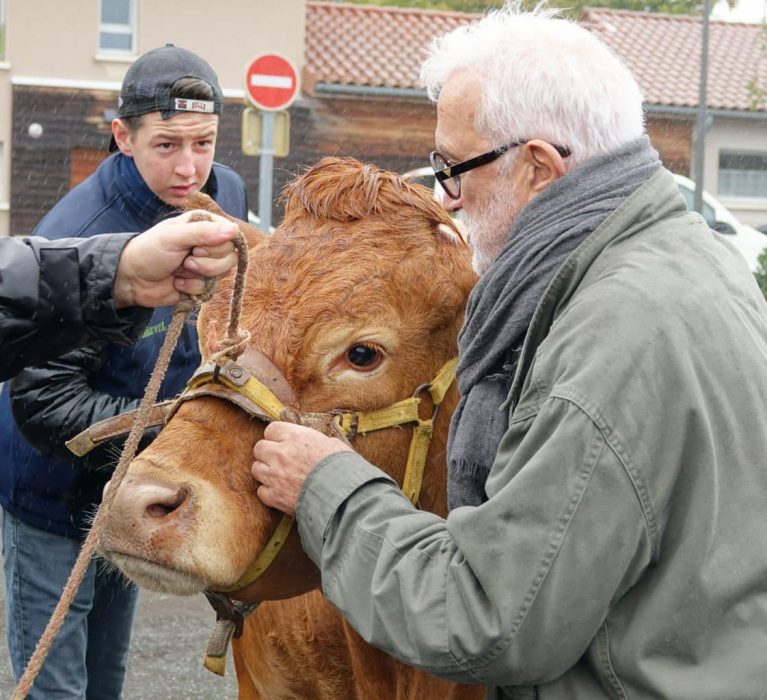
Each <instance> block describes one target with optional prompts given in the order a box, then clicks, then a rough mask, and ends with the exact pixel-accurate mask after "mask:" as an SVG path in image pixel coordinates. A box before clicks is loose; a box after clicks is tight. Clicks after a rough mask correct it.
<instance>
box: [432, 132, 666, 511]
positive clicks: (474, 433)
mask: <svg viewBox="0 0 767 700" xmlns="http://www.w3.org/2000/svg"><path fill="white" fill-rule="evenodd" d="M660 165H661V164H660V161H659V159H658V154H657V152H656V151H655V149H653V147H652V146H651V145H650V141H649V139H648V138H647V137H646V136H643V137H641V138H639V139H637V140H636V141H632V142H631V143H628V144H626V145H625V146H623V147H622V148H620V149H618V150H617V151H614V152H613V153H610V154H609V155H606V156H599V157H596V158H592V159H590V160H588V161H586V162H585V163H583V164H581V165H580V166H578V167H576V168H575V169H574V170H573V171H572V172H570V173H568V174H567V175H566V176H565V177H561V178H559V179H558V180H556V181H555V182H553V183H552V184H551V185H549V187H547V188H546V189H545V190H544V191H543V192H541V193H540V194H539V195H537V196H536V197H535V198H534V199H533V200H532V201H531V202H530V204H528V205H527V206H526V207H525V208H524V209H523V210H522V211H521V212H520V213H519V215H518V216H517V218H516V219H515V221H514V223H513V225H512V227H511V231H510V232H509V238H508V241H507V242H506V245H505V246H504V248H503V250H502V251H501V253H500V255H499V256H498V258H497V259H496V260H495V261H494V262H493V264H492V265H491V267H490V269H489V270H488V271H487V272H486V273H485V274H484V275H483V276H482V277H481V278H480V280H479V282H478V283H477V286H476V287H475V288H474V290H473V291H472V293H471V296H470V297H469V301H468V305H467V308H466V320H465V322H464V325H463V328H462V329H461V333H460V335H459V336H458V356H459V358H460V359H459V362H458V377H457V382H458V389H459V390H460V394H461V398H460V401H459V403H458V406H457V407H456V410H455V413H454V414H453V418H452V422H451V424H450V434H449V437H448V487H447V498H448V506H449V508H450V509H452V508H456V507H458V506H462V505H479V504H480V503H483V502H484V501H486V500H487V495H486V494H485V481H486V480H487V476H488V474H489V473H490V467H491V466H492V464H493V461H494V459H495V454H496V452H497V450H498V445H499V443H500V441H501V438H502V437H503V435H504V433H505V432H506V431H507V429H508V425H509V415H508V408H506V409H505V410H504V409H501V405H502V404H503V403H504V401H505V399H506V396H507V395H508V392H509V390H510V388H511V379H512V377H513V374H514V368H515V366H516V360H517V355H518V353H519V351H520V350H521V348H522V343H523V341H524V338H525V334H526V333H527V328H528V326H529V325H530V322H531V320H532V318H533V314H534V312H535V308H536V306H537V305H538V302H539V301H540V299H541V297H542V296H543V293H544V291H545V289H546V287H547V285H548V284H549V282H550V281H551V280H552V278H553V277H554V275H555V274H556V272H557V270H558V269H559V268H560V267H561V266H562V264H563V263H564V262H565V260H566V259H567V258H568V257H569V255H570V254H571V253H572V252H573V251H574V250H575V249H576V248H577V247H578V245H579V244H580V243H581V242H582V241H583V240H584V239H585V238H586V237H587V236H588V235H589V234H590V233H591V232H592V231H594V230H595V229H596V228H597V227H598V226H599V225H600V224H601V223H602V221H604V220H605V218H607V216H608V214H610V213H611V212H613V211H614V210H615V209H616V208H617V207H618V206H619V205H620V204H621V203H622V202H623V200H625V199H626V198H627V197H628V196H629V195H630V194H631V193H632V192H634V190H636V189H637V188H638V187H639V186H640V185H641V184H643V183H644V182H645V181H646V180H647V179H649V178H650V177H651V176H652V175H653V174H654V173H655V172H656V171H657V169H658V168H659V167H660Z"/></svg>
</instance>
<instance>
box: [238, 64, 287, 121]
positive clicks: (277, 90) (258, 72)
mask: <svg viewBox="0 0 767 700" xmlns="http://www.w3.org/2000/svg"><path fill="white" fill-rule="evenodd" d="M298 87H299V83H298V72H297V71H296V69H295V66H294V65H293V64H292V63H291V62H290V61H289V60H288V59H287V58H285V57H284V56H280V55H279V54H276V53H267V54H262V55H261V56H256V58H254V59H253V60H252V61H251V62H250V63H249V64H248V67H247V70H246V71H245V94H246V95H247V97H248V100H250V102H251V103H252V104H253V105H254V106H255V107H258V108H259V109H264V110H267V111H270V112H276V111H279V110H281V109H287V108H288V107H289V106H290V105H291V104H292V103H293V100H295V99H296V96H297V95H298Z"/></svg>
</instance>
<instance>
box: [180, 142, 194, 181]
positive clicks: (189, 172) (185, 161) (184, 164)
mask: <svg viewBox="0 0 767 700" xmlns="http://www.w3.org/2000/svg"><path fill="white" fill-rule="evenodd" d="M176 172H177V173H178V174H179V175H182V176H183V177H192V176H193V175H194V172H195V169H194V158H193V156H192V152H191V150H189V149H186V148H182V149H181V150H179V152H178V160H177V161H176Z"/></svg>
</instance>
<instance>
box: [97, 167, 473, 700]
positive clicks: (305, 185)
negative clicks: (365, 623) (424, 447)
mask: <svg viewBox="0 0 767 700" xmlns="http://www.w3.org/2000/svg"><path fill="white" fill-rule="evenodd" d="M285 201H286V213H285V218H284V221H283V223H282V225H281V226H280V228H279V229H278V231H276V232H275V233H274V234H273V235H272V236H269V237H267V236H264V235H263V234H260V233H258V232H256V233H251V232H249V233H248V235H249V236H250V240H249V245H250V251H249V258H250V266H249V270H248V277H247V289H246V297H245V305H244V309H243V318H242V321H241V325H242V327H243V328H246V329H247V330H248V331H250V333H251V345H252V346H253V347H254V348H256V349H258V350H260V351H261V352H262V353H263V354H265V355H266V356H267V357H268V358H269V359H271V360H272V362H273V363H274V364H275V365H276V366H277V367H279V368H280V369H281V371H282V372H283V374H284V375H285V377H286V378H287V380H288V381H289V382H290V384H291V386H292V388H293V390H294V391H295V393H296V395H297V396H298V403H299V406H297V408H300V409H302V410H306V411H328V410H331V409H334V408H356V409H362V410H364V409H371V408H376V407H382V406H386V405H389V404H391V403H394V402H395V401H398V400H400V399H403V398H406V397H407V396H409V395H410V394H411V393H412V392H413V390H414V389H415V387H417V386H419V385H420V384H422V383H424V382H427V381H429V380H430V379H431V378H432V377H433V376H434V375H435V373H436V372H437V370H438V369H439V368H440V367H441V366H442V364H443V363H444V362H445V361H446V360H448V359H449V358H450V357H452V356H454V355H455V354H456V351H457V348H456V335H457V332H458V329H459V327H460V324H461V322H462V318H463V310H464V306H465V302H466V298H467V296H468V293H469V291H470V289H471V287H472V285H473V283H474V281H475V277H474V274H473V272H472V271H471V267H470V255H469V252H468V249H467V247H466V245H465V243H464V242H463V241H462V240H461V239H460V237H459V236H458V235H457V232H456V230H455V227H454V226H453V225H452V222H451V221H450V219H449V217H447V215H446V213H445V212H444V210H442V208H441V207H440V206H439V205H438V204H437V203H436V202H435V201H434V200H433V199H432V197H431V196H430V193H429V192H428V191H427V190H426V189H425V188H420V187H418V186H413V185H409V184H407V183H404V182H403V181H401V180H400V179H399V178H398V177H397V176H396V175H393V174H392V173H387V172H384V171H381V170H378V169H377V168H375V167H374V166H371V165H363V164H361V163H358V162H356V161H352V160H343V159H337V158H329V159H325V160H323V161H321V162H320V163H319V164H317V165H316V166H315V167H314V168H312V169H310V170H309V171H308V172H306V173H305V174H304V175H303V176H302V177H300V178H299V179H297V180H296V181H295V182H293V183H292V184H291V185H290V186H289V187H288V188H287V190H286V193H285ZM191 204H192V206H196V207H200V206H202V207H204V208H212V205H211V204H210V203H209V202H205V201H204V200H203V199H202V198H200V197H197V198H195V199H194V201H193V202H191ZM242 226H243V227H244V226H245V225H244V224H243V225H242ZM230 290H231V277H230V278H229V279H227V280H224V281H222V282H221V283H220V284H219V288H218V289H217V291H216V294H215V296H214V298H213V299H212V300H211V301H210V302H208V303H207V304H206V305H205V306H204V308H203V311H202V313H201V315H200V320H199V323H198V329H199V334H200V339H201V345H202V352H203V355H208V354H209V353H210V352H211V351H212V350H214V349H216V348H217V347H218V345H219V342H220V340H221V337H220V334H221V332H222V330H223V329H225V328H226V325H227V312H228V304H229V302H228V295H229V293H230ZM359 343H366V344H372V345H375V346H376V347H379V348H381V349H382V350H383V351H384V352H385V357H386V359H385V360H384V362H383V364H381V366H380V367H379V368H377V369H375V370H373V371H370V372H365V371H360V370H358V369H357V370H355V369H353V368H351V366H350V365H349V363H348V360H347V359H346V356H345V350H346V349H348V348H349V347H350V346H353V345H355V344H359ZM456 398H457V396H456V392H455V388H454V387H453V388H452V389H451V391H450V392H449V393H448V396H447V398H446V400H445V404H444V406H443V408H442V410H441V411H440V414H439V416H438V420H437V423H436V428H435V436H434V440H433V442H432V445H431V448H430V450H429V456H428V464H427V471H426V476H425V479H424V487H423V491H422V494H421V499H420V505H421V507H423V508H425V509H428V510H432V511H434V512H437V513H440V514H444V513H445V464H444V461H445V443H446V436H447V427H448V423H449V419H450V414H451V412H452V410H453V408H454V406H455V402H456ZM427 412H428V407H425V413H427ZM263 427H264V426H263V424H261V423H260V422H259V421H257V420H254V419H251V418H250V417H248V416H247V415H246V414H245V413H244V412H242V411H241V410H239V409H237V408H235V407H234V406H232V405H230V404H228V403H226V402H222V401H220V400H219V399H216V398H202V399H198V400H195V401H191V402H188V403H185V404H183V405H182V406H181V408H180V410H179V411H178V413H177V414H176V416H175V417H174V418H173V419H172V420H171V422H170V423H169V424H168V426H167V427H166V428H165V429H164V430H163V431H162V433H161V434H160V435H159V437H158V438H157V439H156V440H155V441H154V443H152V445H151V446H150V447H149V448H148V449H147V450H145V451H144V452H143V453H142V454H141V455H140V456H139V457H138V458H137V459H136V460H135V461H134V463H133V464H132V465H131V469H130V472H129V477H128V479H127V480H126V482H125V483H124V485H123V486H122V487H121V489H120V492H119V493H118V494H117V498H116V500H115V505H114V507H113V511H112V515H111V519H110V522H109V527H108V529H107V532H106V534H105V536H104V538H103V539H102V543H101V547H102V550H103V552H104V554H105V556H107V557H108V558H111V559H112V560H113V561H114V562H115V563H116V564H117V565H118V566H120V567H121V568H122V569H123V570H124V571H125V572H126V573H127V575H129V576H130V577H132V578H134V580H136V581H137V582H138V583H140V584H143V585H148V586H150V587H153V588H155V589H159V590H168V591H171V592H176V593H186V594H189V593H193V592H196V591H197V590H199V589H200V588H201V587H202V586H209V587H211V588H214V589H215V588H217V587H218V588H224V587H227V586H231V585H232V584H233V583H234V582H235V581H237V580H238V579H239V577H240V576H241V575H242V573H243V572H244V571H245V569H246V568H247V566H248V565H249V564H250V563H251V562H252V561H253V560H254V559H255V558H256V556H257V555H258V553H259V551H260V549H261V548H262V547H263V546H264V544H265V543H266V541H267V539H268V537H269V536H270V534H271V532H272V531H273V529H274V527H275V526H276V523H277V522H278V521H279V517H280V515H279V514H278V513H276V512H275V511H271V510H269V509H267V508H265V507H264V506H263V505H262V504H261V503H260V501H259V500H258V499H257V498H256V497H255V486H256V485H255V484H254V482H253V479H252V477H251V475H250V463H251V461H252V456H251V450H252V446H253V444H254V443H255V442H256V440H258V439H259V437H260V436H261V435H262V433H263ZM411 434H412V430H411V428H409V427H404V428H394V429H388V430H385V431H381V432H377V433H370V434H368V435H365V436H359V437H358V438H356V439H355V441H354V447H355V449H357V450H358V451H359V452H361V453H362V454H363V455H364V456H365V457H366V458H367V459H368V460H369V461H371V462H372V463H374V464H378V465H380V466H381V467H382V468H383V469H385V470H386V471H388V472H389V473H390V474H391V475H392V476H393V477H394V478H395V479H397V480H398V481H400V483H401V481H402V476H403V472H404V465H405V461H406V457H407V452H408V446H409V440H410V436H411ZM319 583H320V581H319V575H318V572H317V570H316V567H314V565H313V564H312V563H311V561H310V560H309V559H308V558H307V557H306V556H305V555H304V553H303V551H302V549H301V546H300V542H299V540H298V537H297V535H296V533H295V531H294V532H293V533H292V534H291V536H290V537H289V538H288V542H287V544H286V546H285V548H284V550H283V551H282V552H281V553H280V555H279V557H278V558H277V560H276V561H275V563H274V564H273V565H272V567H270V568H269V570H268V571H267V572H266V573H265V574H264V575H263V576H262V577H261V578H259V579H258V580H257V581H255V582H254V583H252V584H251V585H250V586H248V587H247V588H246V589H244V590H243V591H240V592H239V593H237V594H234V595H239V596H241V597H246V598H248V599H254V598H258V599H260V600H265V601H267V602H265V603H263V604H262V606H261V607H260V608H259V609H258V610H257V611H256V613H255V614H254V615H252V616H251V617H250V618H249V619H248V621H247V623H246V626H245V633H244V635H243V637H242V638H241V639H240V640H238V641H236V642H235V645H234V659H235V665H236V669H237V676H238V683H239V693H240V698H241V699H245V700H256V699H261V700H288V699H291V698H295V699H296V700H298V699H300V700H306V699H316V700H336V699H339V698H344V699H347V698H349V699H354V698H358V699H359V700H363V699H364V700H371V699H372V700H378V699H380V700H390V699H397V700H406V699H407V700H416V698H418V699H421V698H440V699H441V700H449V699H451V698H455V699H458V698H479V697H481V696H482V691H481V689H479V688H477V687H469V686H458V685H454V684H450V683H447V682H444V681H441V680H438V679H436V678H433V677H431V676H428V675H426V674H424V673H423V672H420V671H417V670H415V669H412V668H410V667H407V666H405V665H403V664H401V663H400V662H398V661H396V660H394V659H392V658H391V657H388V656H386V655H385V654H383V653H382V652H380V651H378V650H376V649H373V648H372V647H370V646H368V645H367V644H365V643H364V642H363V641H362V640H361V639H360V638H359V636H358V635H357V634H356V633H355V632H354V630H352V629H351V627H349V625H348V624H347V623H346V622H345V621H343V620H342V619H341V618H340V616H339V615H338V614H337V613H336V612H335V609H334V608H333V607H332V606H331V605H330V604H329V603H327V601H325V600H324V599H323V598H322V596H321V594H320V593H319V591H318V590H317V588H318V586H319Z"/></svg>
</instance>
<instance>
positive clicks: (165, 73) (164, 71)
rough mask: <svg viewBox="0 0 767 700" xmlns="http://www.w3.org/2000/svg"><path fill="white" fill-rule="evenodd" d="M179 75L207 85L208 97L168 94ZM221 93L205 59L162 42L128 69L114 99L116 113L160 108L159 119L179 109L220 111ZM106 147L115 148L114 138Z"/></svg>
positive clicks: (132, 114)
mask: <svg viewBox="0 0 767 700" xmlns="http://www.w3.org/2000/svg"><path fill="white" fill-rule="evenodd" d="M181 78H197V79H198V80H202V81H204V82H205V83H207V84H208V85H210V88H211V90H212V91H213V99H212V100H198V99H185V98H181V97H172V96H171V89H172V87H173V85H174V83H175V82H176V81H177V80H181ZM223 109H224V95H223V92H222V90H221V86H220V85H219V84H218V76H217V75H216V73H215V71H214V70H213V69H212V68H211V67H210V65H209V64H208V62H207V61H205V60H204V59H202V58H200V57H199V56H198V55H197V54H195V53H192V52H191V51H187V50H186V49H182V48H181V47H180V46H174V45H173V44H166V45H165V46H161V47H160V48H158V49H152V51H147V53H145V54H143V55H142V56H140V57H139V58H138V59H137V60H136V62H135V63H134V64H133V65H132V66H131V67H130V68H129V69H128V72H127V73H126V74H125V78H124V79H123V83H122V87H121V88H120V97H119V99H118V101H117V116H118V117H121V118H122V117H139V116H141V115H142V114H148V113H149V112H160V114H161V116H162V118H163V119H170V117H172V116H174V115H176V114H178V113H179V112H202V113H205V114H221V112H222V111H223ZM109 150H110V151H114V150H117V144H115V141H114V138H113V139H112V141H111V143H110V145H109Z"/></svg>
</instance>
